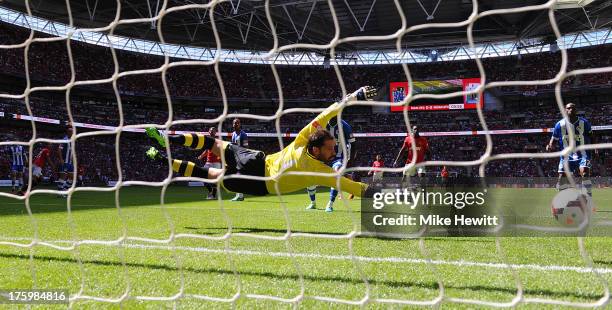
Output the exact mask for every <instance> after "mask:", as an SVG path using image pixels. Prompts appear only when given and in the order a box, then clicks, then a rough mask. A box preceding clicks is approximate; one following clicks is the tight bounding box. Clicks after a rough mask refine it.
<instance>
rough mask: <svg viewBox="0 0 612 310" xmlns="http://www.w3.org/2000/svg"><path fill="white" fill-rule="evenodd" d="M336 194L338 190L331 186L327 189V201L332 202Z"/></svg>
mask: <svg viewBox="0 0 612 310" xmlns="http://www.w3.org/2000/svg"><path fill="white" fill-rule="evenodd" d="M337 196H338V191H337V190H336V189H335V188H333V187H332V189H331V190H330V191H329V202H331V203H334V201H336V197H337Z"/></svg>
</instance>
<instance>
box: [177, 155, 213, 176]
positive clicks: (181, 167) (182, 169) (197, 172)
mask: <svg viewBox="0 0 612 310" xmlns="http://www.w3.org/2000/svg"><path fill="white" fill-rule="evenodd" d="M172 171H174V172H178V173H179V174H180V175H182V176H186V177H196V178H203V179H208V168H206V167H199V166H196V164H194V163H192V162H190V161H186V160H178V159H175V160H173V161H172Z"/></svg>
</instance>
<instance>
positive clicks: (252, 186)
mask: <svg viewBox="0 0 612 310" xmlns="http://www.w3.org/2000/svg"><path fill="white" fill-rule="evenodd" d="M374 96H376V89H375V88H373V87H370V86H365V87H362V88H360V89H358V90H357V91H356V92H354V93H352V94H350V95H349V96H347V97H346V98H345V99H344V101H356V100H362V101H363V100H372V99H373V98H374ZM339 111H340V109H339V103H334V104H332V105H331V106H330V107H328V108H327V109H325V111H323V112H321V114H319V115H318V116H317V117H316V118H315V119H314V120H313V121H312V122H310V123H309V124H308V125H307V126H306V127H305V128H303V129H302V130H301V131H300V133H299V134H298V136H297V137H296V138H295V141H293V142H292V143H291V144H289V145H288V146H287V147H285V148H284V149H283V150H282V151H280V152H278V153H274V154H272V155H266V154H264V153H263V152H261V151H256V150H251V149H247V148H244V147H240V146H238V145H233V144H230V143H229V142H226V141H223V140H219V139H215V138H213V137H209V136H204V135H203V134H193V133H190V134H182V135H170V136H168V140H169V141H170V143H171V144H176V145H184V146H187V147H191V148H195V149H205V150H211V151H212V152H213V153H214V154H215V155H217V156H221V152H223V154H224V155H225V168H226V173H225V178H224V179H223V181H222V183H221V184H222V186H223V187H224V188H225V189H227V190H229V191H232V192H242V193H246V194H250V195H257V196H264V195H268V194H276V193H277V192H278V194H283V193H289V192H294V191H297V190H300V189H304V188H306V187H308V186H311V185H324V186H329V187H334V188H337V187H338V186H337V178H338V177H337V176H315V175H302V174H300V175H297V174H290V175H287V174H286V173H287V172H317V173H329V174H335V173H336V172H335V171H334V170H333V169H332V168H331V167H329V166H328V165H327V163H328V162H330V161H331V160H333V159H334V157H335V155H336V152H335V147H336V141H335V139H334V137H333V136H332V135H331V134H330V133H329V131H327V130H325V129H324V128H325V126H326V125H327V123H328V122H329V120H330V119H331V118H332V117H336V115H337V114H338V112H339ZM146 133H147V135H148V136H149V137H150V138H152V139H154V140H155V141H157V143H159V144H160V145H161V146H162V147H166V141H165V139H164V137H163V136H162V134H161V133H160V132H159V131H158V130H157V129H156V128H153V127H151V128H147V130H146ZM146 154H147V156H148V157H149V158H151V159H153V160H167V159H166V158H165V156H164V154H162V153H161V152H160V151H159V150H157V149H156V148H155V147H151V148H150V149H149V150H148V151H147V153H146ZM172 170H173V171H174V172H178V173H179V174H181V175H183V176H186V177H199V178H206V179H216V178H217V177H219V176H220V175H221V174H222V173H223V170H222V169H217V168H210V167H209V168H206V167H200V166H196V165H195V164H194V163H193V162H189V161H184V160H178V159H174V160H173V161H172ZM281 174H282V175H281ZM241 175H244V176H257V177H277V176H278V178H275V179H272V180H268V181H263V180H253V179H244V178H236V176H241ZM228 177H229V178H228ZM339 178H340V187H339V188H338V189H339V190H343V191H345V192H348V193H350V194H352V195H355V196H359V197H361V196H362V193H363V192H365V190H366V188H367V185H366V184H364V183H360V182H354V181H352V180H350V179H348V178H346V177H339ZM277 187H278V191H277Z"/></svg>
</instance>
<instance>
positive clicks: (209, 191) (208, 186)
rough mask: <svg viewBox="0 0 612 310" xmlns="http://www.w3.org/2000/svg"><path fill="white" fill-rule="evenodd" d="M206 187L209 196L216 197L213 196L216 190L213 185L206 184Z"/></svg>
mask: <svg viewBox="0 0 612 310" xmlns="http://www.w3.org/2000/svg"><path fill="white" fill-rule="evenodd" d="M204 187H206V189H207V190H208V195H211V196H212V195H214V194H213V188H215V186H214V185H213V184H211V183H204Z"/></svg>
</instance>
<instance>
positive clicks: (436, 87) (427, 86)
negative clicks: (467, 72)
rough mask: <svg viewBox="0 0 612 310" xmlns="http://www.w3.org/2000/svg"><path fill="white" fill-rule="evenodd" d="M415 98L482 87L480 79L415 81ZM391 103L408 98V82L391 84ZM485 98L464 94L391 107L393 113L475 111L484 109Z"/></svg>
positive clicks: (413, 84)
mask: <svg viewBox="0 0 612 310" xmlns="http://www.w3.org/2000/svg"><path fill="white" fill-rule="evenodd" d="M412 86H413V87H414V91H413V96H414V95H417V94H448V93H454V92H459V91H470V90H474V89H476V88H477V87H478V86H480V78H469V79H455V80H431V81H413V82H412ZM389 87H390V90H389V94H390V97H391V98H390V100H391V102H400V101H402V100H404V99H405V98H406V96H408V92H409V89H410V88H409V87H410V86H409V85H408V82H391V83H389ZM483 97H484V96H480V95H479V94H469V95H468V94H464V95H463V96H461V95H460V96H455V97H452V98H446V99H434V98H425V99H418V100H412V101H411V102H410V105H409V106H408V107H397V106H394V107H391V111H393V112H401V111H403V110H404V109H408V110H410V111H446V110H473V109H476V108H477V107H478V105H480V106H481V107H484V98H483Z"/></svg>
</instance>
